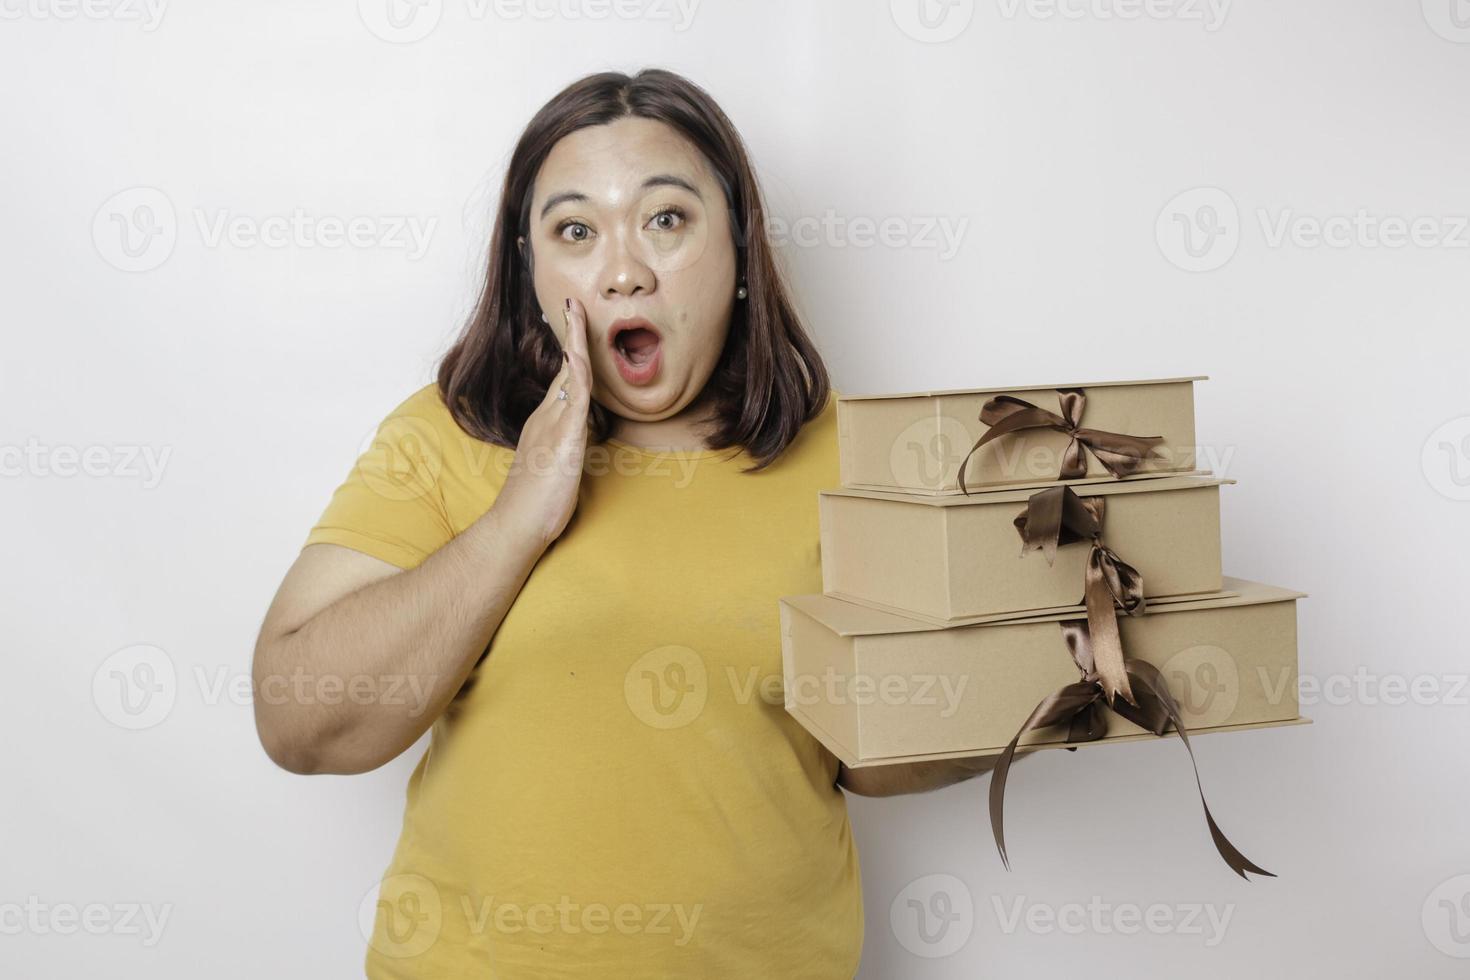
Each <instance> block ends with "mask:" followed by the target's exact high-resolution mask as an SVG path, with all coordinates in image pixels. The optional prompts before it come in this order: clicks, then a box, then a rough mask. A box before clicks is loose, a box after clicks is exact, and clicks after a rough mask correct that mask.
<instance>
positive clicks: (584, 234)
mask: <svg viewBox="0 0 1470 980" xmlns="http://www.w3.org/2000/svg"><path fill="white" fill-rule="evenodd" d="M570 228H578V229H581V234H579V235H575V236H573V237H572V238H570V239H568V241H573V242H585V241H586V240H587V238H588V237H589V236H590V235H591V234H592V229H591V228H588V227H587V226H586V225H584V224H582V222H580V221H566V222H563V223H562V224H560V225H558V226H557V229H556V234H557V237H558V238H566V237H567V234H566V233H567V230H568V229H570Z"/></svg>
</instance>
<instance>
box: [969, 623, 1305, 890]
mask: <svg viewBox="0 0 1470 980" xmlns="http://www.w3.org/2000/svg"><path fill="white" fill-rule="evenodd" d="M1058 625H1059V626H1060V627H1061V629H1062V638H1063V639H1064V640H1065V641H1066V644H1067V650H1068V652H1069V653H1070V654H1071V655H1072V662H1073V663H1075V664H1076V665H1077V669H1078V670H1080V671H1081V672H1082V679H1081V680H1079V681H1076V682H1074V683H1071V684H1067V685H1065V686H1064V687H1061V688H1059V689H1058V690H1056V691H1054V692H1052V693H1051V694H1048V695H1047V696H1046V697H1045V698H1043V699H1042V700H1041V702H1040V703H1038V704H1037V705H1036V708H1035V709H1034V710H1033V711H1032V712H1031V715H1030V717H1028V718H1027V719H1026V721H1025V723H1024V724H1022V725H1021V729H1020V731H1018V732H1016V736H1015V738H1012V739H1011V741H1010V744H1009V745H1007V746H1006V747H1005V751H1003V752H1002V753H1001V754H1000V758H999V759H998V760H997V761H996V763H995V769H994V771H993V772H992V773H991V776H990V827H991V830H992V831H993V833H994V835H995V846H996V849H997V850H999V851H1000V859H1001V863H1002V864H1004V865H1005V869H1006V870H1007V871H1009V870H1010V869H1011V864H1010V859H1009V858H1008V857H1007V856H1006V842H1005V825H1004V817H1005V794H1006V776H1007V775H1008V774H1009V772H1010V768H1011V759H1012V758H1013V757H1014V756H1015V754H1016V745H1017V744H1018V743H1019V742H1020V741H1021V736H1022V735H1025V734H1026V733H1027V732H1029V731H1032V730H1033V729H1038V728H1046V727H1047V726H1049V725H1056V724H1060V723H1062V722H1067V723H1068V731H1067V741H1068V742H1091V741H1096V740H1097V739H1100V738H1102V737H1103V736H1104V734H1105V733H1106V728H1107V725H1106V723H1105V719H1104V718H1103V716H1102V712H1103V704H1104V698H1103V690H1102V685H1101V678H1100V677H1099V676H1098V674H1097V672H1096V670H1094V658H1093V653H1094V651H1093V649H1092V642H1091V637H1090V636H1089V634H1088V627H1087V622H1086V621H1085V620H1081V619H1068V620H1063V621H1062V622H1061V623H1059V624H1058ZM1125 669H1126V670H1127V672H1128V674H1129V676H1130V677H1132V678H1133V680H1134V682H1135V683H1136V684H1137V685H1138V690H1139V695H1138V703H1137V704H1136V705H1133V704H1128V703H1127V702H1124V701H1117V702H1114V703H1113V704H1112V710H1113V711H1114V712H1115V713H1116V714H1118V715H1119V716H1121V717H1123V718H1126V719H1128V720H1129V721H1131V722H1133V723H1134V724H1135V725H1138V726H1139V727H1140V728H1143V729H1146V730H1148V731H1150V732H1153V733H1154V734H1155V735H1157V736H1162V735H1163V734H1164V733H1165V732H1166V731H1167V730H1168V726H1169V723H1170V722H1173V724H1174V729H1175V730H1176V731H1177V732H1179V739H1180V741H1182V742H1183V743H1184V747H1185V749H1187V750H1188V752H1189V763H1190V765H1191V766H1193V768H1194V783H1195V786H1196V787H1197V788H1198V789H1199V801H1200V805H1201V806H1203V807H1204V809H1205V821H1206V822H1207V823H1208V824H1209V827H1210V838H1211V840H1213V841H1214V843H1215V850H1216V851H1217V852H1218V853H1219V855H1220V857H1221V858H1222V859H1223V860H1224V861H1225V863H1226V864H1227V865H1229V866H1230V870H1232V871H1234V872H1235V873H1236V874H1238V875H1240V876H1241V877H1242V878H1245V879H1246V880H1247V881H1249V880H1250V879H1249V878H1246V872H1247V871H1251V872H1254V873H1255V874H1258V875H1265V876H1266V877H1268V878H1274V877H1276V875H1275V874H1273V873H1272V872H1270V871H1267V870H1266V869H1265V868H1262V867H1260V866H1259V865H1257V864H1255V863H1254V862H1252V861H1251V860H1250V859H1249V858H1247V857H1246V856H1245V855H1244V854H1241V853H1240V851H1239V850H1237V849H1236V847H1235V845H1234V844H1231V843H1230V841H1229V839H1228V838H1226V836H1225V834H1224V833H1223V832H1222V831H1221V830H1220V827H1219V825H1218V824H1216V823H1215V818H1214V816H1213V815H1212V814H1211V813H1210V805H1209V804H1208V803H1206V802H1205V789H1204V785H1203V784H1202V783H1201V782H1200V778H1199V764H1198V763H1197V762H1196V761H1195V758H1194V748H1193V747H1191V746H1190V744H1189V731H1188V730H1187V729H1186V728H1185V727H1184V721H1183V720H1182V719H1181V718H1180V716H1179V706H1178V705H1177V704H1176V703H1175V702H1174V698H1173V697H1172V696H1171V695H1170V694H1169V685H1168V684H1167V683H1166V682H1165V681H1164V677H1163V675H1162V674H1160V673H1159V671H1158V669H1157V668H1156V667H1154V665H1153V664H1150V663H1148V662H1146V661H1142V660H1129V661H1128V662H1127V664H1126V665H1125ZM1076 750H1077V749H1076V747H1075V746H1067V751H1069V752H1075V751H1076Z"/></svg>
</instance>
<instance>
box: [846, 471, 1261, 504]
mask: <svg viewBox="0 0 1470 980" xmlns="http://www.w3.org/2000/svg"><path fill="white" fill-rule="evenodd" d="M1234 482H1235V481H1234V480H1232V479H1229V478H1227V477H1219V476H1214V475H1212V474H1210V473H1207V472H1206V471H1204V470H1197V471H1195V472H1193V473H1189V474H1171V475H1169V476H1155V477H1148V478H1146V479H1137V480H1112V481H1105V482H1102V483H1084V484H1077V483H1076V482H1075V481H1070V480H1068V481H1056V483H1054V484H1049V485H1057V484H1060V483H1065V484H1066V485H1067V486H1070V487H1072V489H1073V490H1074V491H1075V492H1076V493H1077V495H1078V496H1082V497H1092V496H1107V495H1109V494H1114V493H1145V492H1153V491H1161V490H1191V489H1194V488H1197V487H1214V486H1220V485H1222V484H1226V483H1234ZM1043 489H1046V487H1021V488H1016V487H1004V488H1001V489H997V490H975V491H973V492H971V493H969V494H963V493H954V494H946V495H942V496H941V495H936V494H928V493H903V492H901V491H897V490H859V489H857V488H855V487H833V488H831V489H828V490H818V491H817V494H818V496H832V497H869V498H871V499H874V500H891V501H901V502H904V503H914V504H925V505H927V506H929V507H964V506H967V505H974V504H1010V503H1025V501H1026V499H1027V498H1028V497H1030V496H1032V495H1033V494H1035V493H1037V492H1038V491H1039V490H1043Z"/></svg>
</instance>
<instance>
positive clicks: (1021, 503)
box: [818, 476, 1235, 625]
mask: <svg viewBox="0 0 1470 980" xmlns="http://www.w3.org/2000/svg"><path fill="white" fill-rule="evenodd" d="M1234 482H1235V481H1233V480H1226V479H1221V478H1218V477H1206V476H1177V477H1159V478H1157V479H1150V480H1137V481H1114V482H1112V483H1107V484H1098V485H1096V486H1089V487H1087V488H1086V489H1085V490H1079V491H1078V492H1079V493H1082V494H1083V495H1084V496H1091V495H1094V494H1095V495H1097V496H1100V497H1103V498H1105V499H1106V501H1107V502H1106V505H1105V510H1104V518H1103V541H1104V543H1105V544H1106V545H1107V546H1108V547H1109V548H1111V549H1112V550H1113V551H1114V552H1115V553H1116V554H1117V555H1118V557H1119V558H1121V559H1122V560H1123V561H1125V562H1127V563H1128V564H1130V565H1132V566H1133V567H1134V568H1136V569H1137V570H1138V571H1139V573H1140V574H1141V575H1142V577H1143V586H1144V595H1145V596H1146V597H1148V598H1155V597H1162V596H1181V595H1200V594H1205V593H1214V592H1219V591H1221V590H1222V589H1223V588H1224V586H1223V585H1222V577H1221V570H1220V502H1219V488H1220V486H1222V485H1224V484H1228V483H1234ZM1034 492H1035V491H1028V490H1000V491H993V492H986V493H978V494H971V495H968V496H958V497H933V496H923V495H917V494H900V493H886V492H881V491H871V490H823V491H820V492H819V493H818V508H819V523H820V530H821V557H822V591H823V592H825V593H827V594H828V595H830V596H834V597H837V598H841V599H845V600H847V601H849V602H856V603H861V604H865V605H870V606H872V607H874V608H876V609H880V610H884V611H892V612H897V613H899V614H901V615H908V616H913V617H915V618H918V619H923V620H925V621H927V622H931V623H937V624H941V625H959V624H963V623H974V622H980V621H987V620H995V619H998V618H1016V616H1017V615H1018V614H1025V613H1036V614H1041V613H1045V612H1048V611H1056V610H1064V609H1067V608H1070V607H1073V606H1076V605H1079V604H1080V603H1081V602H1082V594H1083V587H1084V577H1085V569H1086V564H1087V557H1088V554H1089V551H1090V547H1091V546H1090V544H1089V543H1088V542H1085V541H1081V542H1074V543H1072V544H1067V545H1063V546H1062V547H1060V548H1058V549H1057V554H1056V561H1055V563H1054V564H1053V565H1050V566H1048V565H1047V563H1046V558H1045V556H1044V555H1043V554H1041V553H1040V552H1036V551H1033V552H1028V553H1025V554H1022V552H1021V538H1020V535H1019V534H1018V533H1017V532H1016V528H1015V524H1014V521H1015V518H1016V516H1017V515H1018V514H1020V513H1021V512H1022V511H1023V510H1024V509H1025V505H1026V499H1027V498H1028V497H1029V496H1031V494H1032V493H1034Z"/></svg>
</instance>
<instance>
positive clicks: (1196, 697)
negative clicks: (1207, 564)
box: [780, 577, 1310, 768]
mask: <svg viewBox="0 0 1470 980" xmlns="http://www.w3.org/2000/svg"><path fill="white" fill-rule="evenodd" d="M1224 584H1225V585H1226V586H1227V588H1226V589H1225V590H1223V591H1224V592H1226V593H1227V594H1225V595H1221V596H1215V597H1212V598H1208V599H1196V600H1177V601H1172V602H1158V603H1149V604H1148V605H1147V607H1146V609H1145V611H1144V613H1143V614H1142V615H1141V616H1137V617H1121V618H1120V622H1119V625H1120V627H1121V629H1122V637H1123V641H1124V649H1125V650H1126V651H1127V656H1128V660H1129V661H1133V660H1143V661H1145V662H1147V663H1149V664H1152V665H1153V666H1154V667H1156V668H1157V669H1158V671H1159V673H1160V674H1162V676H1163V678H1164V679H1165V680H1166V681H1167V684H1168V688H1169V692H1170V694H1171V695H1172V696H1173V698H1174V700H1175V701H1176V702H1177V703H1178V707H1179V710H1180V715H1181V718H1182V720H1183V721H1184V723H1185V726H1186V727H1187V729H1188V731H1189V734H1190V735H1191V736H1193V735H1195V734H1201V733H1207V732H1229V731H1244V730H1248V729H1254V728H1271V727H1279V726H1284V725H1297V724H1307V723H1308V722H1309V721H1310V719H1308V718H1303V717H1300V716H1299V710H1298V703H1297V631H1296V600H1297V599H1299V598H1302V597H1303V596H1304V595H1305V593H1302V592H1294V591H1292V590H1290V589H1284V588H1279V587H1277V586H1272V585H1266V584H1263V583H1259V582H1251V581H1247V580H1244V579H1236V578H1229V577H1227V578H1226V579H1225V581H1224ZM780 615H781V653H782V665H783V686H784V697H785V707H786V710H787V712H789V713H790V714H791V715H792V716H793V717H794V718H796V720H797V721H798V722H800V724H801V725H802V726H803V727H804V728H806V729H807V730H808V731H809V732H811V734H812V735H814V736H815V737H816V738H817V739H818V740H819V741H820V742H821V743H822V744H823V745H825V746H826V747H827V748H828V749H829V750H831V752H832V753H833V754H834V755H836V756H837V757H838V758H839V759H841V760H842V761H843V763H845V764H846V765H847V766H849V767H851V768H857V767H861V766H870V765H887V764H893V763H903V762H918V761H923V760H928V759H944V758H954V757H959V756H982V755H991V754H995V755H999V754H1000V753H1001V752H1002V750H1004V748H1005V746H1006V745H1007V744H1008V743H1009V742H1010V740H1011V739H1012V738H1013V737H1014V736H1015V735H1016V733H1017V731H1018V730H1019V729H1020V728H1021V726H1022V724H1023V723H1024V722H1025V721H1026V719H1027V717H1028V715H1029V713H1030V712H1031V711H1032V709H1033V708H1035V707H1036V705H1037V704H1038V702H1040V701H1041V700H1042V699H1043V698H1044V697H1046V696H1047V695H1048V694H1051V693H1052V692H1054V691H1056V690H1057V689H1059V688H1061V687H1062V686H1063V685H1066V684H1069V683H1074V682H1076V681H1077V680H1078V678H1079V676H1080V674H1079V668H1078V666H1077V664H1076V663H1075V662H1074V661H1073V659H1072V657H1071V656H1070V655H1069V652H1068V647H1067V644H1066V642H1065V640H1064V632H1063V628H1064V627H1067V626H1072V627H1073V628H1075V627H1076V625H1077V624H1079V623H1081V622H1082V621H1083V620H1082V619H1081V618H1080V617H1081V615H1082V613H1081V612H1080V610H1078V609H1073V610H1070V611H1068V612H1061V613H1054V614H1050V615H1045V616H1033V617H1027V618H1023V619H1013V620H1004V621H999V622H993V623H984V624H978V625H972V626H963V627H940V626H935V625H934V624H931V623H925V622H923V621H920V620H916V619H912V618H910V617H906V616H899V615H895V614H892V613H886V612H883V611H882V610H878V609H873V608H871V607H868V606H863V605H858V604H855V603H851V602H846V601H844V600H841V599H837V598H834V597H832V596H826V595H802V596H788V597H785V598H782V599H781V600H780ZM1100 714H1101V718H1102V720H1103V721H1104V722H1105V724H1106V732H1105V734H1104V735H1103V737H1101V738H1100V739H1098V740H1097V741H1091V742H1080V743H1074V744H1078V745H1093V744H1104V743H1109V742H1124V741H1135V740H1138V739H1148V738H1155V737H1157V736H1156V735H1155V734H1154V733H1152V732H1149V731H1146V730H1145V729H1143V728H1141V727H1139V726H1138V725H1136V724H1134V723H1132V722H1130V721H1128V720H1126V719H1124V718H1123V717H1120V716H1119V715H1117V714H1115V713H1114V712H1113V711H1103V712H1101V713H1100ZM1168 734H1169V736H1170V737H1172V736H1174V735H1175V734H1176V732H1174V731H1173V730H1171V731H1170V732H1169V733H1168ZM1068 735H1069V732H1068V727H1067V726H1066V725H1057V726H1055V727H1052V728H1044V729H1036V730H1033V731H1030V732H1027V733H1026V734H1025V735H1024V736H1023V737H1022V738H1021V739H1020V742H1019V744H1020V745H1021V746H1023V747H1024V746H1033V747H1036V748H1067V747H1072V746H1070V745H1068V743H1067V741H1066V740H1067V738H1068Z"/></svg>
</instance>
